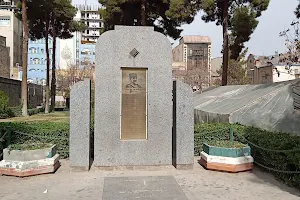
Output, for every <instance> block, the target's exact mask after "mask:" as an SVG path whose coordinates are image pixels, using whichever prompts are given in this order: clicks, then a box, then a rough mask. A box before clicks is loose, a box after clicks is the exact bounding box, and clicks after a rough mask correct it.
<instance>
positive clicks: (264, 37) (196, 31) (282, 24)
mask: <svg viewBox="0 0 300 200" xmlns="http://www.w3.org/2000/svg"><path fill="white" fill-rule="evenodd" d="M84 2H85V0H73V3H74V4H84ZM87 3H88V4H97V3H98V0H87ZM297 4H298V0H271V1H270V5H269V7H268V10H267V11H265V12H263V14H262V16H261V17H260V18H259V24H258V26H257V28H256V30H255V32H254V33H253V34H252V36H251V39H250V41H249V42H248V43H246V46H247V47H249V53H252V54H255V55H272V54H274V53H275V51H276V50H277V51H279V53H280V52H284V51H285V46H284V40H283V38H281V37H279V32H281V31H283V30H284V29H287V28H288V27H289V26H290V23H291V22H292V21H293V20H295V19H296V18H295V15H294V10H295V8H296V7H297ZM182 28H183V29H184V31H183V32H182V34H181V35H182V36H183V35H205V36H209V37H210V38H211V40H212V56H213V57H218V56H221V53H220V52H221V48H222V27H221V26H216V25H215V23H204V22H203V21H202V20H201V13H199V14H198V15H197V16H196V18H195V20H194V22H193V23H191V24H188V25H184V26H183V27H182Z"/></svg>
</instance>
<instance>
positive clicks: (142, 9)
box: [141, 0, 146, 26]
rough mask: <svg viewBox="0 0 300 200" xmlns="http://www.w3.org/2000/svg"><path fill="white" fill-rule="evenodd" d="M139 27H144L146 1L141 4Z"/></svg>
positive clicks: (143, 0)
mask: <svg viewBox="0 0 300 200" xmlns="http://www.w3.org/2000/svg"><path fill="white" fill-rule="evenodd" d="M141 25H142V26H146V0H142V3H141Z"/></svg>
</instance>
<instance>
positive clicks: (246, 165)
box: [199, 151, 253, 173]
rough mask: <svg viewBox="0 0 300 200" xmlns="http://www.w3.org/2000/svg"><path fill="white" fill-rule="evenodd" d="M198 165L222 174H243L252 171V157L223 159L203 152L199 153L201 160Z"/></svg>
mask: <svg viewBox="0 0 300 200" xmlns="http://www.w3.org/2000/svg"><path fill="white" fill-rule="evenodd" d="M199 163H200V164H201V165H202V166H203V167H204V168H206V169H208V170H216V171H223V172H232V173H236V172H244V171H249V170H252V168H253V158H252V156H243V157H236V158H232V157H223V156H212V155H208V154H207V153H205V152H204V151H202V152H201V159H200V160H199Z"/></svg>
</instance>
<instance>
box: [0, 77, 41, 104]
mask: <svg viewBox="0 0 300 200" xmlns="http://www.w3.org/2000/svg"><path fill="white" fill-rule="evenodd" d="M0 90H2V91H3V92H5V93H6V94H7V95H8V98H9V102H8V104H9V106H10V107H15V106H19V105H21V81H18V80H13V79H7V78H2V77H0ZM42 103H43V87H42V86H41V85H35V84H28V107H29V108H35V107H37V106H40V105H41V104H42Z"/></svg>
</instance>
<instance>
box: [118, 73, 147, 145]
mask: <svg viewBox="0 0 300 200" xmlns="http://www.w3.org/2000/svg"><path fill="white" fill-rule="evenodd" d="M146 104H147V69H136V68H134V69H133V68H122V112H121V140H138V139H147V106H146Z"/></svg>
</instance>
